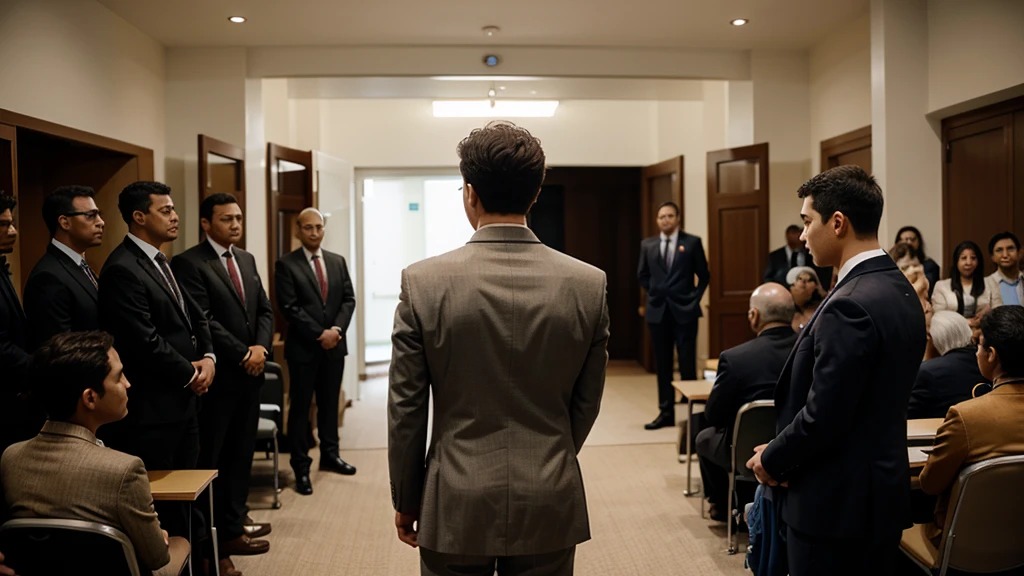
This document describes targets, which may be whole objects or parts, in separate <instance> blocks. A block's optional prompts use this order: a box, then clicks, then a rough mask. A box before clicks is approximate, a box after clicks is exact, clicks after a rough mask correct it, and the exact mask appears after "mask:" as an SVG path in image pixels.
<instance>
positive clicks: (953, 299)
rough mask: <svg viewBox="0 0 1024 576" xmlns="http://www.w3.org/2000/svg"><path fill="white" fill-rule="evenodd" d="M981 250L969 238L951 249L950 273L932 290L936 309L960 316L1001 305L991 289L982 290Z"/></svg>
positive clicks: (983, 282)
mask: <svg viewBox="0 0 1024 576" xmlns="http://www.w3.org/2000/svg"><path fill="white" fill-rule="evenodd" d="M981 255H982V251H981V248H979V247H978V245H977V244H975V243H974V242H971V241H970V240H967V241H964V242H961V243H960V244H958V245H957V247H956V249H954V250H953V266H952V270H953V273H952V274H951V275H950V277H949V278H947V279H945V280H940V281H939V282H938V283H937V284H936V285H935V291H934V292H933V293H932V307H933V308H934V309H935V311H936V312H939V311H941V310H952V311H953V312H956V313H957V314H960V315H961V316H963V317H964V318H968V319H970V318H974V317H978V318H980V317H981V316H983V315H984V314H985V313H986V312H988V311H989V310H990V309H992V308H995V307H997V306H1002V305H1003V299H1002V296H1001V295H1000V294H998V293H996V291H995V290H985V263H984V260H982V256H981Z"/></svg>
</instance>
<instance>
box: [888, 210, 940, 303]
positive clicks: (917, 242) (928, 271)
mask: <svg viewBox="0 0 1024 576" xmlns="http://www.w3.org/2000/svg"><path fill="white" fill-rule="evenodd" d="M901 242H903V243H906V244H910V245H911V246H912V247H913V248H914V250H915V251H916V252H917V259H918V261H920V262H921V266H922V267H923V268H924V275H925V278H928V285H929V286H930V289H929V291H928V295H929V296H931V294H932V291H933V290H934V289H935V285H936V284H938V282H939V273H940V270H939V265H938V264H936V263H935V260H932V259H931V258H929V257H928V256H926V255H925V253H924V238H922V237H921V231H920V230H918V229H917V228H915V227H913V226H904V227H903V228H900V231H899V232H897V233H896V241H895V242H894V244H899V243H901Z"/></svg>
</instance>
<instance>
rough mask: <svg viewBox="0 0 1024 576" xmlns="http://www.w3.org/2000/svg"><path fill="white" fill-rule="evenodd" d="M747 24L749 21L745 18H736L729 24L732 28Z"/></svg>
mask: <svg viewBox="0 0 1024 576" xmlns="http://www.w3.org/2000/svg"><path fill="white" fill-rule="evenodd" d="M747 22H750V20H747V19H746V18H736V19H735V20H733V21H732V22H729V23H730V24H732V25H733V26H743V25H744V24H746V23H747Z"/></svg>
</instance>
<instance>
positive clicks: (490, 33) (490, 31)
mask: <svg viewBox="0 0 1024 576" xmlns="http://www.w3.org/2000/svg"><path fill="white" fill-rule="evenodd" d="M482 30H483V32H484V36H487V37H488V38H493V37H494V36H497V35H498V32H501V28H498V27H497V26H484V27H483V28H482Z"/></svg>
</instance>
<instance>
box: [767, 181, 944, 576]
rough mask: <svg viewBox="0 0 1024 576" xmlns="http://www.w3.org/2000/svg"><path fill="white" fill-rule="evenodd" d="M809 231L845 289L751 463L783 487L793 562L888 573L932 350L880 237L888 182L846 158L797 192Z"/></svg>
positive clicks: (805, 568) (797, 352)
mask: <svg viewBox="0 0 1024 576" xmlns="http://www.w3.org/2000/svg"><path fill="white" fill-rule="evenodd" d="M798 194H799V196H800V197H801V198H803V199H804V204H803V209H802V211H801V216H802V218H803V221H804V233H803V238H804V239H805V240H806V241H807V246H808V247H809V248H810V252H811V255H812V256H813V257H814V261H815V263H816V264H818V265H820V266H838V267H839V275H838V278H839V280H838V282H837V284H836V288H835V289H834V290H833V291H832V292H831V293H830V294H829V295H828V296H827V297H826V299H825V300H824V302H822V304H821V306H819V307H818V310H817V312H816V313H815V315H814V316H813V317H811V320H810V322H809V323H808V324H807V326H806V327H804V329H803V330H802V331H801V332H800V336H799V337H798V338H797V342H796V345H795V346H794V349H793V353H792V354H791V355H790V357H789V359H788V360H787V362H786V366H785V368H784V369H783V371H782V375H781V376H780V378H779V383H778V386H777V388H776V390H775V407H776V409H777V411H778V420H777V426H778V436H776V438H775V439H774V440H772V441H771V443H769V444H767V447H760V446H759V447H758V448H757V449H756V451H755V453H754V456H753V457H752V458H751V459H750V461H749V462H747V467H749V468H752V469H753V470H754V473H755V474H756V475H757V478H758V480H760V481H761V482H762V483H764V484H768V485H770V486H778V485H779V484H780V483H781V485H782V486H784V487H783V488H776V491H780V492H782V504H781V506H782V520H783V522H784V524H785V525H786V526H787V546H788V557H789V570H790V574H792V575H793V576H804V575H808V574H837V575H844V574H850V575H853V574H874V575H885V574H890V573H891V572H892V570H893V567H894V566H893V565H894V562H895V558H896V552H897V548H898V546H899V541H900V534H901V532H902V530H903V528H905V527H907V526H909V525H910V522H909V518H910V516H909V514H910V510H909V495H910V476H909V464H908V461H907V450H906V443H907V400H908V398H909V396H910V387H911V385H912V384H913V382H914V376H915V375H916V374H917V369H918V366H920V364H921V356H922V355H923V354H924V348H925V339H926V337H925V334H926V332H925V321H924V311H923V310H922V308H921V303H920V300H918V298H917V294H916V293H915V292H914V288H913V287H912V286H911V285H910V282H909V281H907V279H906V277H905V276H903V274H902V273H901V272H900V270H899V268H897V267H896V264H895V263H893V261H892V259H891V258H889V256H888V255H887V254H886V253H885V252H884V251H883V250H882V249H881V247H880V246H879V244H878V223H879V221H880V220H881V217H882V203H883V201H882V191H881V189H880V188H879V187H878V184H877V183H875V179H874V178H872V177H871V176H869V175H868V174H867V173H866V172H864V170H863V169H861V168H859V167H857V166H839V167H836V168H833V169H831V170H828V171H826V172H823V173H821V174H819V175H817V176H815V177H814V178H812V179H811V180H809V181H808V182H807V183H805V184H804V185H803V186H801V187H800V190H799V192H798Z"/></svg>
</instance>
